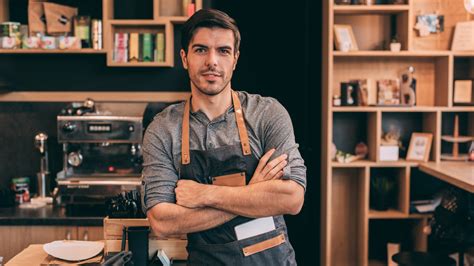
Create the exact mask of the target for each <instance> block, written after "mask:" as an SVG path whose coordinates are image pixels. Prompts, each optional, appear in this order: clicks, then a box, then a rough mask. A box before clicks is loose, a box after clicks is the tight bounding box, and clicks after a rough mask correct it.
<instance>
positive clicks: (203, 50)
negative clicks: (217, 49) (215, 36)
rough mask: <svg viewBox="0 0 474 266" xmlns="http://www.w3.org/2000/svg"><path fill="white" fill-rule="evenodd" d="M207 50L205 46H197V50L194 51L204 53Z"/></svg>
mask: <svg viewBox="0 0 474 266" xmlns="http://www.w3.org/2000/svg"><path fill="white" fill-rule="evenodd" d="M205 51H206V50H205V49H204V48H196V50H194V52H196V53H198V54H201V53H204V52H205Z"/></svg>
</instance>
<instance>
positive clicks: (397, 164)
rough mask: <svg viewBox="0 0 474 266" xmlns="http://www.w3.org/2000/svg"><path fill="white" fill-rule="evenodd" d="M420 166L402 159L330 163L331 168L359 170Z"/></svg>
mask: <svg viewBox="0 0 474 266" xmlns="http://www.w3.org/2000/svg"><path fill="white" fill-rule="evenodd" d="M418 165H420V164H419V163H418V162H409V161H405V160H404V159H400V160H398V161H395V162H375V161H369V160H359V161H355V162H352V163H339V162H336V161H332V162H331V166H332V167H333V168H361V167H366V166H367V167H381V168H382V167H397V168H398V167H407V166H410V167H417V166H418Z"/></svg>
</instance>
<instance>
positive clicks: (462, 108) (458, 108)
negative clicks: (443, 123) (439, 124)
mask: <svg viewBox="0 0 474 266" xmlns="http://www.w3.org/2000/svg"><path fill="white" fill-rule="evenodd" d="M441 111H443V112H474V106H453V107H445V108H443V109H442V110H441Z"/></svg>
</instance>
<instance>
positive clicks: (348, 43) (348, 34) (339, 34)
mask: <svg viewBox="0 0 474 266" xmlns="http://www.w3.org/2000/svg"><path fill="white" fill-rule="evenodd" d="M334 44H335V46H336V50H339V51H344V52H347V51H358V50H359V46H358V45H357V41H356V39H355V37H354V32H353V31H352V26H351V25H343V24H335V25H334Z"/></svg>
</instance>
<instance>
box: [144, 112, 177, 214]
mask: <svg viewBox="0 0 474 266" xmlns="http://www.w3.org/2000/svg"><path fill="white" fill-rule="evenodd" d="M158 125H159V121H157V120H154V121H153V122H152V123H151V124H150V126H149V127H148V129H147V131H146V133H145V136H144V139H143V172H142V176H143V179H142V197H143V204H144V209H145V211H148V210H149V209H151V208H152V207H153V206H155V205H156V204H158V203H161V202H168V203H175V202H176V199H175V192H174V189H175V187H176V182H177V181H178V172H177V170H176V169H175V166H174V163H173V155H172V154H173V153H172V151H171V146H172V145H171V141H172V140H171V138H167V137H166V133H163V132H160V131H159V130H155V128H159V127H158Z"/></svg>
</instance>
